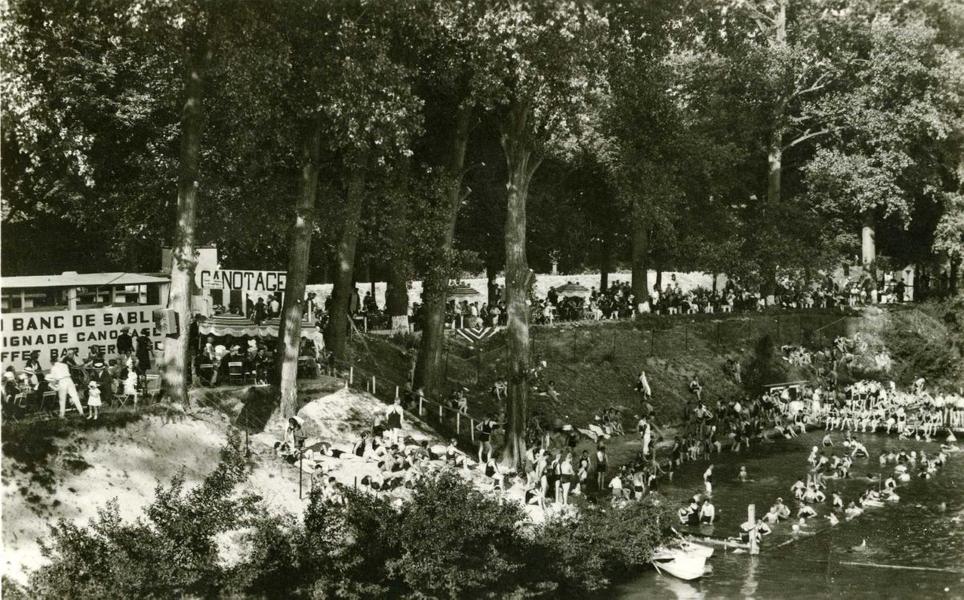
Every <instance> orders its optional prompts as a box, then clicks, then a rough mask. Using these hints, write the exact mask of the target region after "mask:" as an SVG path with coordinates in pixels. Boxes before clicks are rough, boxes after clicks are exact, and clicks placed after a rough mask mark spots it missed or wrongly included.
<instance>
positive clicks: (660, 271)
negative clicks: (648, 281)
mask: <svg viewBox="0 0 964 600" xmlns="http://www.w3.org/2000/svg"><path fill="white" fill-rule="evenodd" d="M654 285H655V287H657V288H659V291H660V292H662V291H663V267H662V266H661V265H660V264H659V263H656V283H655V284H654Z"/></svg>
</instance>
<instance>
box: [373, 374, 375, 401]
mask: <svg viewBox="0 0 964 600" xmlns="http://www.w3.org/2000/svg"><path fill="white" fill-rule="evenodd" d="M374 395H375V376H374V375H372V396H374Z"/></svg>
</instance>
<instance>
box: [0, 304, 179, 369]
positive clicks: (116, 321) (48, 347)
mask: <svg viewBox="0 0 964 600" xmlns="http://www.w3.org/2000/svg"><path fill="white" fill-rule="evenodd" d="M158 308H161V307H160V306H157V305H147V306H145V305H140V306H130V307H114V308H95V309H91V310H63V311H50V312H47V311H43V312H16V313H6V312H5V313H4V314H3V316H2V319H0V334H2V341H3V344H2V346H3V349H2V355H0V360H2V362H3V363H4V364H9V363H10V362H22V361H24V360H26V359H27V358H28V357H29V356H30V353H31V352H33V351H34V350H39V351H40V356H41V360H42V362H44V363H47V362H53V360H54V359H55V358H56V357H57V356H59V355H60V354H62V353H63V352H64V351H66V350H68V349H69V348H77V350H78V351H79V352H80V354H81V356H86V355H87V354H88V353H89V352H90V350H91V349H94V350H95V351H98V352H103V353H104V354H106V355H107V356H110V355H112V354H116V353H117V336H118V335H120V333H121V328H122V327H130V329H131V331H130V334H131V335H132V336H134V335H142V334H147V335H149V336H150V337H151V339H152V340H153V341H154V349H155V350H159V349H160V347H161V345H160V344H161V342H162V341H163V340H164V336H162V335H161V333H160V332H159V331H157V330H156V329H155V328H154V321H153V311H154V310H155V309H158Z"/></svg>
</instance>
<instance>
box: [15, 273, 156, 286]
mask: <svg viewBox="0 0 964 600" xmlns="http://www.w3.org/2000/svg"><path fill="white" fill-rule="evenodd" d="M169 282H170V279H168V278H166V277H155V276H153V275H143V274H141V273H122V272H117V273H77V272H76V271H67V272H65V273H61V274H60V275H23V276H18V277H0V287H2V288H3V289H13V288H17V289H20V288H47V287H100V286H108V285H111V286H122V285H143V284H148V283H169Z"/></svg>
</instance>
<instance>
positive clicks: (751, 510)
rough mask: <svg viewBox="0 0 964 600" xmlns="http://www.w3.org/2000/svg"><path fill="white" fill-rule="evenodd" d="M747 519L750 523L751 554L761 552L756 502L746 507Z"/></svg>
mask: <svg viewBox="0 0 964 600" xmlns="http://www.w3.org/2000/svg"><path fill="white" fill-rule="evenodd" d="M746 521H747V523H749V524H750V554H759V553H760V546H759V545H758V544H757V531H756V505H755V504H751V505H749V506H747V507H746Z"/></svg>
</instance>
